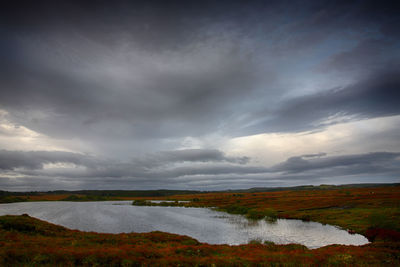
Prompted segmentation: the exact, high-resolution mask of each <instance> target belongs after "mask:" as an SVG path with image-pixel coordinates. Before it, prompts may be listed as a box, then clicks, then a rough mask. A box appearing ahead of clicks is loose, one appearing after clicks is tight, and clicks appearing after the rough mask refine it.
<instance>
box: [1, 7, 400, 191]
mask: <svg viewBox="0 0 400 267" xmlns="http://www.w3.org/2000/svg"><path fill="white" fill-rule="evenodd" d="M398 14H400V8H399V4H397V3H396V1H384V0H379V1H369V0H363V1H325V0H318V1H317V0H315V1H312V0H311V1H303V0H301V1H296V0H294V1H223V0H221V1H40V0H39V1H7V2H5V3H3V4H2V8H1V11H0V190H8V191H43V190H60V189H63V190H78V189H126V190H139V189H191V190H225V189H239V188H252V187H282V186H297V185H320V184H349V183H395V182H400V16H399V15H398Z"/></svg>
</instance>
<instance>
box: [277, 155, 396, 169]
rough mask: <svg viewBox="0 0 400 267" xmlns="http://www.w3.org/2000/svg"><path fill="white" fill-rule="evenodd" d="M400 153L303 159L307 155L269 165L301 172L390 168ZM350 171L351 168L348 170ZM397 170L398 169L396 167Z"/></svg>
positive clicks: (394, 164)
mask: <svg viewBox="0 0 400 267" xmlns="http://www.w3.org/2000/svg"><path fill="white" fill-rule="evenodd" d="M399 157H400V153H393V152H374V153H367V154H356V155H343V156H331V157H322V158H316V159H309V160H307V159H305V158H307V155H304V156H298V157H291V158H289V159H287V160H286V161H285V162H282V163H280V164H277V165H275V166H273V167H271V170H272V171H275V172H287V173H301V172H307V171H313V170H318V169H328V170H331V169H333V168H342V167H345V168H357V171H358V172H368V171H370V169H373V168H378V167H387V168H391V167H393V166H396V165H397V164H399V163H400V160H399ZM350 171H352V170H350ZM397 171H400V169H399V168H397Z"/></svg>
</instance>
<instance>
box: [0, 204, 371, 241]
mask: <svg viewBox="0 0 400 267" xmlns="http://www.w3.org/2000/svg"><path fill="white" fill-rule="evenodd" d="M131 203H132V202H131V201H104V202H64V201H60V202H55V201H54V202H22V203H11V204H0V215H6V214H10V215H20V214H23V213H27V214H29V215H30V216H32V217H36V218H39V219H42V220H45V221H48V222H51V223H55V224H59V225H63V226H65V227H68V228H70V229H78V230H82V231H94V232H103V233H122V232H125V233H128V232H151V231H163V232H169V233H175V234H180V235H187V236H191V237H193V238H195V239H197V240H198V241H200V242H206V243H209V244H230V245H238V244H246V243H248V242H250V241H251V240H259V241H261V242H264V241H271V242H274V243H277V244H289V243H299V244H303V245H305V246H307V247H308V248H318V247H322V246H326V245H330V244H344V245H363V244H366V243H368V240H367V239H366V238H365V237H364V236H362V235H358V234H355V235H351V234H349V233H348V232H347V231H344V230H341V229H339V228H337V227H335V226H331V225H322V224H320V223H316V222H303V221H301V220H285V219H278V220H277V221H276V222H274V223H269V222H267V221H265V220H260V221H251V220H250V221H249V220H247V219H246V218H244V217H243V216H240V215H230V214H227V213H224V212H217V211H214V210H210V209H206V208H183V207H148V206H132V205H130V204H131Z"/></svg>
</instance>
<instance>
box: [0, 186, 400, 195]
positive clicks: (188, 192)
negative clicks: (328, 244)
mask: <svg viewBox="0 0 400 267" xmlns="http://www.w3.org/2000/svg"><path fill="white" fill-rule="evenodd" d="M399 185H400V183H393V184H345V185H318V186H314V185H302V186H294V187H255V188H249V189H235V190H221V191H195V190H169V189H159V190H77V191H67V190H56V191H31V192H9V191H1V190H0V197H6V196H39V195H43V194H45V195H71V194H75V195H86V196H96V197H167V196H173V195H192V194H204V193H255V192H276V191H286V190H290V191H297V190H329V189H346V188H366V187H393V186H399Z"/></svg>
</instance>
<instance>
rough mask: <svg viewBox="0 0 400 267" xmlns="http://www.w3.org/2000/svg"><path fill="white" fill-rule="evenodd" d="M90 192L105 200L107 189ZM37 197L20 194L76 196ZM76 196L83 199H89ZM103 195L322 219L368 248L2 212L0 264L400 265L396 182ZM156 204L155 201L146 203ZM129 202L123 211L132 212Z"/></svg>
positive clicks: (253, 216) (256, 216)
mask: <svg viewBox="0 0 400 267" xmlns="http://www.w3.org/2000/svg"><path fill="white" fill-rule="evenodd" d="M155 192H156V191H154V192H147V194H151V193H152V194H155ZM91 193H92V194H93V193H96V192H91ZM97 193H99V194H103V195H104V194H106V193H107V191H100V192H97ZM108 193H109V194H111V193H112V192H108ZM114 193H115V192H114ZM142 193H144V192H142ZM37 194H38V193H35V194H34V195H36V196H35V197H34V196H30V195H24V196H19V197H20V198H26V199H29V200H30V201H35V203H37V204H40V203H41V202H40V201H46V202H42V203H49V202H48V201H49V200H52V201H56V200H57V201H66V200H69V199H71V196H76V197H78V195H75V194H70V195H68V194H65V193H63V194H54V193H53V194H49V193H43V194H39V195H37ZM126 194H129V193H127V192H126ZM132 194H134V193H132ZM136 194H137V192H136ZM79 196H80V197H81V198H83V197H87V198H88V200H90V197H88V195H83V194H81V195H79ZM107 198H108V199H114V200H115V199H120V200H121V199H124V200H126V199H132V200H133V203H134V204H135V205H140V206H143V205H149V206H151V207H154V206H158V207H161V208H164V209H165V208H168V206H179V207H208V208H213V209H217V210H220V211H224V212H227V213H231V214H241V215H244V216H245V217H247V218H248V219H249V220H252V221H254V222H259V221H260V220H265V221H268V222H269V223H272V224H273V223H274V220H275V221H276V220H278V219H279V218H287V219H300V220H303V221H305V222H308V221H315V222H321V223H323V224H331V225H336V226H339V227H340V228H341V229H344V230H346V231H348V232H349V233H351V234H353V235H354V234H361V235H364V236H366V237H367V238H368V240H369V243H367V244H365V245H359V246H354V245H353V246H349V245H338V244H334V245H328V246H322V247H319V248H314V249H312V248H307V247H306V246H304V245H301V244H295V243H292V244H286V245H280V244H274V243H273V242H271V241H268V240H262V239H252V240H244V241H243V244H241V245H228V244H221V245H216V244H208V243H201V242H199V241H198V240H196V239H194V238H192V237H190V236H186V235H177V234H171V233H166V232H160V231H153V232H149V233H129V232H128V233H119V234H106V233H95V232H81V231H78V230H70V229H67V228H65V227H62V226H58V225H54V224H51V223H48V222H45V221H42V220H39V219H36V218H33V217H30V216H29V215H27V214H24V215H6V216H1V217H0V227H1V237H0V238H1V239H0V240H1V247H0V255H1V256H0V259H1V265H2V266H16V265H19V266H21V265H22V266H31V265H44V266H54V265H57V266H77V265H82V266H93V265H96V264H97V265H109V266H137V265H138V266H154V265H158V266H165V265H174V266H177V265H180V266H186V265H189V266H193V265H198V266H226V265H235V266H237V265H243V266H245V265H263V266H299V265H304V266H321V265H324V266H371V265H380V266H395V265H398V264H400V256H399V255H400V223H399V222H400V186H399V185H386V186H378V185H376V186H372V187H371V186H368V187H343V188H340V187H338V188H335V187H333V186H322V187H313V189H301V190H299V189H297V190H293V189H292V190H291V189H290V188H287V189H286V190H285V189H283V190H281V191H275V192H251V193H250V192H240V193H237V192H233V193H232V192H224V193H221V192H218V193H212V192H211V193H199V194H185V195H169V196H166V197H165V196H164V197H140V198H138V197H127V196H120V197H118V196H112V197H107ZM155 199H157V200H160V201H156V202H153V201H152V200H155ZM131 203H132V202H129V203H128V204H127V205H125V207H127V208H129V207H132V208H134V207H133V206H132V205H131ZM2 205H7V204H2ZM138 216H140V213H139V215H138ZM92 218H93V219H94V218H95V216H94V217H92ZM178 218H179V217H178ZM147 219H148V218H147ZM179 219H182V218H179ZM75 220H78V218H75ZM288 255H290V256H288Z"/></svg>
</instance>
